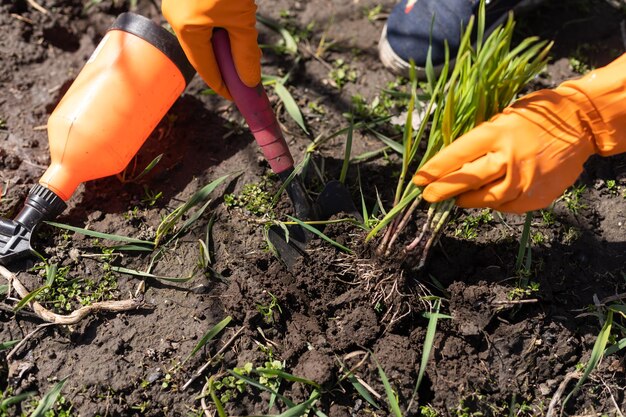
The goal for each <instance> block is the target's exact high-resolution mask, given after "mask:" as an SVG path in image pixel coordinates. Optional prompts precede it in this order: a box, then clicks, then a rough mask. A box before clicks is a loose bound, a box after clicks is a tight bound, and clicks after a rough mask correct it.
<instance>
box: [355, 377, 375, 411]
mask: <svg viewBox="0 0 626 417" xmlns="http://www.w3.org/2000/svg"><path fill="white" fill-rule="evenodd" d="M348 381H350V383H351V384H352V386H353V387H354V389H355V390H356V391H357V392H358V393H359V395H360V396H361V397H363V398H364V399H365V401H367V402H368V403H370V405H371V406H372V407H374V408H376V409H380V406H379V405H378V403H377V402H376V401H374V399H373V398H372V396H371V395H370V393H369V391H368V390H366V389H365V387H364V386H363V384H361V383H360V382H359V381H358V380H357V379H356V377H355V376H354V375H349V376H348Z"/></svg>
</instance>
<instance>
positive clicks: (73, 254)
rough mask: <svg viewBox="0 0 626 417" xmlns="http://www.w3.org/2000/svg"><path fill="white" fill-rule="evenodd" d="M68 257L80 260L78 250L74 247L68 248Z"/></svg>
mask: <svg viewBox="0 0 626 417" xmlns="http://www.w3.org/2000/svg"><path fill="white" fill-rule="evenodd" d="M69 255H70V259H71V260H72V261H74V262H78V261H79V260H80V252H79V251H78V249H76V248H72V249H70V253H69Z"/></svg>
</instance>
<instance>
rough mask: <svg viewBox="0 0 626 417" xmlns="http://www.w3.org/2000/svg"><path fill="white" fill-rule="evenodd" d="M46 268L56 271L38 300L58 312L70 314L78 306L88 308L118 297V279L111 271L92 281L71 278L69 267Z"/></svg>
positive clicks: (39, 294) (106, 271)
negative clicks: (96, 303)
mask: <svg viewBox="0 0 626 417" xmlns="http://www.w3.org/2000/svg"><path fill="white" fill-rule="evenodd" d="M46 268H47V269H48V268H49V270H50V269H54V276H53V277H52V281H50V274H49V275H48V279H47V283H46V285H44V287H43V289H42V290H41V291H38V292H37V294H36V298H37V300H38V301H39V302H40V303H42V304H44V305H51V306H52V307H54V309H55V310H57V311H60V312H64V313H69V312H71V311H72V310H74V309H75V308H76V304H78V305H79V306H87V305H91V304H93V303H95V302H97V301H103V300H110V299H113V298H115V297H116V296H117V295H118V291H117V278H116V277H115V275H114V274H113V272H112V271H110V270H105V271H104V273H103V275H102V277H100V279H90V278H83V277H79V278H69V272H70V268H69V266H64V267H61V268H58V269H56V265H53V266H52V267H49V266H47V265H46ZM48 282H49V283H48ZM33 292H34V291H33ZM31 294H32V292H31Z"/></svg>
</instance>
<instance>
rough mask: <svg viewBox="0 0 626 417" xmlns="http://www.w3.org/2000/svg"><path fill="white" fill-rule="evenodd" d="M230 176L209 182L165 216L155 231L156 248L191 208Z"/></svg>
mask: <svg viewBox="0 0 626 417" xmlns="http://www.w3.org/2000/svg"><path fill="white" fill-rule="evenodd" d="M230 175H231V174H226V175H224V176H222V177H219V178H218V179H216V180H214V181H212V182H210V183H209V184H207V185H205V186H204V187H202V188H201V189H200V190H199V191H198V192H196V193H195V194H194V195H192V196H191V198H190V199H189V200H188V201H187V202H186V203H184V204H182V205H180V206H179V207H177V208H176V209H175V210H174V211H172V212H171V213H170V214H168V215H167V216H165V218H164V219H163V221H161V224H159V226H158V227H157V231H156V239H155V241H154V245H155V246H157V245H158V244H159V242H160V241H161V239H162V238H163V237H164V236H165V235H166V234H168V233H169V232H170V231H171V230H172V229H173V228H174V226H175V225H176V223H177V222H178V220H179V219H180V218H181V217H182V216H183V215H184V214H185V213H187V212H188V211H189V210H190V209H191V208H192V207H194V206H195V205H197V204H198V203H200V202H201V201H204V200H206V199H207V198H208V197H209V195H210V194H211V193H212V192H213V190H215V189H216V188H217V187H218V186H219V185H220V184H222V183H223V182H224V181H225V180H226V179H227V178H228V177H230Z"/></svg>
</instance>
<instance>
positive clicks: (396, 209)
mask: <svg viewBox="0 0 626 417" xmlns="http://www.w3.org/2000/svg"><path fill="white" fill-rule="evenodd" d="M421 193H422V190H420V189H419V188H416V189H414V190H413V191H412V192H411V193H410V194H409V195H407V196H406V197H404V198H403V199H402V200H400V202H399V203H398V204H396V206H394V207H393V208H392V209H391V210H389V212H388V213H387V214H386V215H385V217H383V219H382V220H381V221H380V222H379V223H378V224H377V225H376V227H374V228H373V229H372V230H371V231H370V232H369V234H368V235H367V237H366V238H365V241H366V242H367V241H369V240H370V239H372V238H373V237H374V236H376V234H377V233H378V232H379V231H380V230H382V229H383V228H384V227H385V226H387V225H388V224H389V223H390V222H391V221H392V220H393V219H394V218H395V217H396V215H398V214H399V213H400V212H402V210H404V209H405V208H406V207H407V206H408V205H409V204H410V203H412V202H413V200H415V199H416V198H417V197H418V196H419V195H420V194H421ZM381 207H382V206H381Z"/></svg>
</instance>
